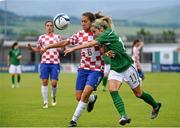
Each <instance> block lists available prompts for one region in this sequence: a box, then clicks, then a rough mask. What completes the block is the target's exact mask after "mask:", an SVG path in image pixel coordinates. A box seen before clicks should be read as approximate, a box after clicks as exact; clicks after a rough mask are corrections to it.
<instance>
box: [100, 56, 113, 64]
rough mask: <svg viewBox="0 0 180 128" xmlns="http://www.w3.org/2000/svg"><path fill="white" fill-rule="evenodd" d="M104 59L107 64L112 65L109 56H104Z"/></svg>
mask: <svg viewBox="0 0 180 128" xmlns="http://www.w3.org/2000/svg"><path fill="white" fill-rule="evenodd" d="M102 59H103V60H104V62H105V64H111V58H109V57H108V56H106V55H103V56H102Z"/></svg>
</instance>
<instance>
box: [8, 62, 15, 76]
mask: <svg viewBox="0 0 180 128" xmlns="http://www.w3.org/2000/svg"><path fill="white" fill-rule="evenodd" d="M9 73H10V74H15V73H16V67H15V66H14V65H12V64H11V65H10V67H9Z"/></svg>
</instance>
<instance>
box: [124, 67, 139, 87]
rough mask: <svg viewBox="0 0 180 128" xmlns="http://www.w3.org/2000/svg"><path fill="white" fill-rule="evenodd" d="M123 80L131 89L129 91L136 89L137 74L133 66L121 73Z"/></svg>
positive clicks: (137, 82)
mask: <svg viewBox="0 0 180 128" xmlns="http://www.w3.org/2000/svg"><path fill="white" fill-rule="evenodd" d="M123 75H124V80H125V81H126V83H127V84H128V85H129V86H130V87H131V89H134V88H136V87H137V86H138V85H140V80H139V74H138V72H137V69H136V68H135V67H134V65H132V66H130V67H129V68H128V69H127V70H126V71H125V72H123Z"/></svg>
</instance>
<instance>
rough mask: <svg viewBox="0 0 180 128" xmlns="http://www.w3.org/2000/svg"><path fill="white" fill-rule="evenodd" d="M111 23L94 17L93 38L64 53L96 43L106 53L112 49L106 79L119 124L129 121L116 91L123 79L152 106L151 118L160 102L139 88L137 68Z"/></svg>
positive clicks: (139, 96) (105, 19)
mask: <svg viewBox="0 0 180 128" xmlns="http://www.w3.org/2000/svg"><path fill="white" fill-rule="evenodd" d="M111 23H112V22H111V19H110V17H103V18H101V19H96V20H95V22H94V23H93V24H92V27H91V31H92V32H93V33H94V35H95V40H93V41H90V42H87V43H84V44H83V45H79V46H76V47H73V48H69V49H66V50H65V55H66V54H68V53H70V52H73V51H75V50H79V49H82V48H86V47H91V46H94V45H97V44H100V45H102V46H103V47H105V51H106V53H109V52H108V51H112V52H111V53H114V54H113V56H110V58H111V64H110V66H111V67H110V73H109V76H108V81H109V91H110V94H111V97H112V100H113V102H114V105H115V107H116V109H117V111H118V113H119V114H120V119H119V124H121V125H125V124H126V123H130V121H131V119H130V118H128V117H127V114H126V111H125V107H124V103H123V101H122V98H121V96H120V95H119V93H118V89H119V88H120V87H121V84H122V81H123V80H124V81H125V82H126V83H127V84H128V85H129V86H130V87H131V89H132V91H133V92H134V94H135V96H136V97H138V98H140V99H143V100H144V101H145V102H146V103H148V104H149V105H151V106H152V108H153V110H152V113H151V119H154V118H156V117H157V115H158V112H159V109H160V107H161V103H158V102H156V101H155V100H154V98H153V97H152V96H151V95H150V94H148V93H146V92H144V91H143V90H142V89H141V86H140V81H139V75H138V72H137V69H136V68H135V66H134V65H133V60H132V58H131V57H130V56H129V55H128V54H127V53H126V50H125V48H124V45H123V42H122V40H121V39H120V38H119V37H118V36H117V35H116V34H115V33H114V31H113V30H112V29H111ZM108 55H109V54H107V56H108Z"/></svg>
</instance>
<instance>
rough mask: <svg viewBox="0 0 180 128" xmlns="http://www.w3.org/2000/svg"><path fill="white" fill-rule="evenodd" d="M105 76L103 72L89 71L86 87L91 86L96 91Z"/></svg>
mask: <svg viewBox="0 0 180 128" xmlns="http://www.w3.org/2000/svg"><path fill="white" fill-rule="evenodd" d="M103 76H104V74H103V72H100V71H89V73H88V78H87V82H86V85H89V86H91V87H92V88H94V90H96V88H97V87H98V85H99V83H100V82H101V80H102V78H103Z"/></svg>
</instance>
